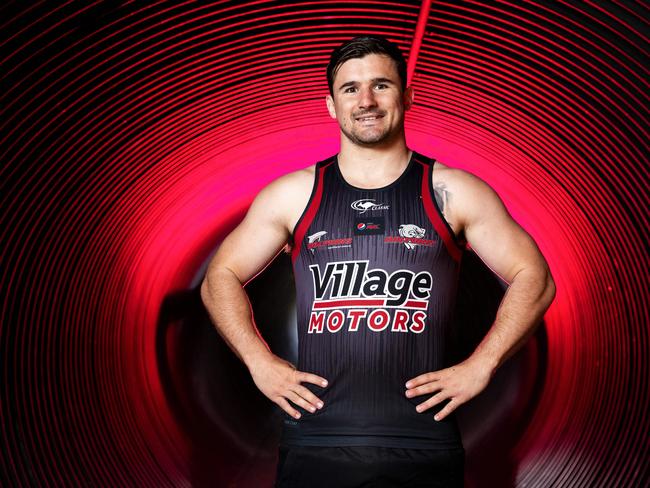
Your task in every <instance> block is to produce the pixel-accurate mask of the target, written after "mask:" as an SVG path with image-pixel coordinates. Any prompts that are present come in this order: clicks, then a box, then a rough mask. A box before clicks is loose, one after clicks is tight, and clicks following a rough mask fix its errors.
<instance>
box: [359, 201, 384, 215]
mask: <svg viewBox="0 0 650 488" xmlns="http://www.w3.org/2000/svg"><path fill="white" fill-rule="evenodd" d="M350 206H351V207H352V208H353V209H354V210H356V211H357V212H359V215H361V214H364V213H366V212H368V211H369V210H371V211H372V210H388V209H389V208H390V205H386V204H384V203H375V199H374V198H362V199H361V200H356V201H354V202H352V205H350Z"/></svg>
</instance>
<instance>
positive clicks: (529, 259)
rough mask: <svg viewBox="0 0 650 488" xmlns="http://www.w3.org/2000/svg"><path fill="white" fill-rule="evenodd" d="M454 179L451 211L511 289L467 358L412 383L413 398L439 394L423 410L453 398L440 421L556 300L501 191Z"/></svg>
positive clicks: (462, 176) (481, 385)
mask: <svg viewBox="0 0 650 488" xmlns="http://www.w3.org/2000/svg"><path fill="white" fill-rule="evenodd" d="M454 179H455V182H454V183H453V184H450V185H449V187H448V188H447V192H448V193H447V197H448V199H449V200H453V204H452V206H451V207H452V208H451V209H450V212H451V211H453V212H454V215H455V216H456V218H457V221H458V222H459V225H460V227H461V228H462V229H463V230H464V233H465V238H466V239H467V242H468V243H469V245H470V246H471V248H472V249H473V250H474V251H475V252H476V254H477V255H478V256H479V257H480V258H481V260H482V261H483V262H484V263H485V264H486V265H487V266H488V267H490V269H491V270H492V271H493V272H495V273H496V274H498V275H499V276H500V277H501V278H502V279H503V280H504V281H506V282H507V283H508V284H509V287H508V289H507V291H506V294H505V296H504V297H503V300H502V302H501V304H500V305H499V309H498V311H497V316H496V319H495V321H494V323H493V324H492V327H491V328H490V330H489V331H488V333H487V334H486V336H485V337H484V338H483V340H482V341H481V343H480V344H479V345H478V347H477V348H476V350H475V351H474V353H473V354H472V355H471V356H470V357H469V358H468V359H467V360H465V361H463V362H462V363H460V364H459V365H456V366H453V367H451V368H446V369H444V370H441V371H436V372H432V373H426V374H423V375H420V376H418V377H417V378H413V379H412V380H410V381H409V382H407V388H409V390H407V392H406V395H407V396H409V397H412V396H417V395H422V394H425V393H432V392H434V391H438V393H437V394H436V395H434V396H433V397H431V398H430V399H429V400H427V401H425V402H424V403H422V404H421V405H419V406H418V407H417V408H418V411H424V410H426V409H428V408H430V407H432V406H434V405H436V404H438V403H440V402H442V401H444V400H446V399H450V401H449V403H448V404H447V405H446V406H445V408H444V409H442V410H441V411H440V413H439V414H438V415H437V419H438V420H441V419H442V418H444V417H445V416H447V415H448V414H449V413H451V412H452V411H453V410H454V409H455V408H456V407H457V406H458V405H460V404H462V403H465V402H467V401H468V400H470V399H471V398H473V397H474V396H476V395H478V394H479V393H480V392H481V391H482V390H483V389H485V387H486V386H487V384H488V383H489V381H490V379H491V378H492V377H493V376H494V373H495V372H496V370H497V368H499V367H500V366H501V365H502V364H503V362H504V361H506V360H507V359H508V358H509V357H510V356H512V355H513V354H514V353H515V352H516V351H517V350H518V349H519V348H520V347H521V346H522V345H523V344H524V343H525V341H526V340H527V339H528V338H529V337H530V336H531V335H532V333H533V332H534V330H535V328H536V327H537V326H538V325H539V322H540V320H541V318H542V316H543V315H544V312H545V311H546V310H547V309H548V307H549V306H550V304H551V302H552V301H553V298H554V296H555V284H554V282H553V278H552V276H551V273H550V271H549V268H548V265H547V263H546V260H545V259H544V257H543V256H542V254H541V253H540V251H539V248H538V247H537V245H536V244H535V241H534V240H533V239H532V238H531V237H530V235H528V233H526V231H525V230H524V229H522V228H521V227H520V226H519V225H518V224H517V223H516V222H515V221H514V220H513V219H512V217H511V216H510V214H509V213H508V211H507V209H506V208H505V206H504V205H503V203H502V202H501V199H500V198H499V196H498V195H497V193H496V192H495V191H494V190H492V188H490V187H489V186H488V185H487V184H486V183H485V182H483V181H482V180H481V179H480V178H477V177H476V176H473V175H471V174H470V173H464V172H463V173H459V174H458V175H457V179H456V178H454ZM455 192H456V195H454V193H455ZM456 197H457V198H456Z"/></svg>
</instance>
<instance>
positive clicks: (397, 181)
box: [334, 150, 415, 192]
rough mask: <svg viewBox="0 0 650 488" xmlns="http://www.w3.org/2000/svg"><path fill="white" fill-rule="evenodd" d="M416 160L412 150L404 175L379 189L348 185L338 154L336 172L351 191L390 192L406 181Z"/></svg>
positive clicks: (335, 159)
mask: <svg viewBox="0 0 650 488" xmlns="http://www.w3.org/2000/svg"><path fill="white" fill-rule="evenodd" d="M414 160H415V151H413V150H412V151H411V157H410V158H409V162H408V164H407V165H406V168H404V171H402V174H401V175H399V176H398V177H397V178H396V179H395V180H393V181H392V182H391V183H389V184H388V185H386V186H381V187H379V188H360V187H358V186H354V185H352V184H350V183H348V181H347V180H346V179H345V178H344V177H343V173H341V169H340V168H339V155H338V154H336V155H335V156H334V170H335V172H336V176H337V177H338V178H339V180H340V181H341V182H342V183H343V185H345V186H346V187H347V188H350V189H352V190H355V191H365V192H369V191H381V190H388V189H390V188H392V187H394V186H396V185H398V184H399V183H400V181H402V180H403V179H404V177H405V176H406V174H407V173H408V172H409V171H410V169H411V168H412V167H413V164H414Z"/></svg>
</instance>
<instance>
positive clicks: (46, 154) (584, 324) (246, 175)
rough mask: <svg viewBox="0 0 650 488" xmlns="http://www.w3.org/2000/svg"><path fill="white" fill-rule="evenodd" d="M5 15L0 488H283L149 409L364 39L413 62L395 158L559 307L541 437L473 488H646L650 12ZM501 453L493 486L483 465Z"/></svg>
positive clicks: (479, 452)
mask: <svg viewBox="0 0 650 488" xmlns="http://www.w3.org/2000/svg"><path fill="white" fill-rule="evenodd" d="M0 9H1V10H0V12H1V15H0V19H1V20H0V23H1V24H2V30H1V34H0V36H1V37H0V45H1V46H2V71H1V72H0V83H1V88H2V89H1V90H0V98H1V104H0V110H1V111H2V119H1V124H2V131H1V135H0V137H1V140H0V145H1V148H2V159H3V164H2V166H1V167H0V174H1V177H0V185H1V192H0V199H1V200H2V209H3V217H2V226H1V227H0V233H1V234H2V243H3V245H2V268H1V270H0V277H1V278H0V283H1V286H2V296H1V303H2V324H1V335H0V364H1V365H2V388H1V393H0V398H1V402H0V409H1V416H2V438H1V442H0V445H1V446H2V456H1V464H0V473H2V474H0V476H1V478H0V482H2V483H3V485H7V486H9V485H11V486H27V485H30V486H31V485H34V486H41V485H43V486H48V485H66V486H190V485H191V484H193V485H194V486H199V485H200V484H201V482H200V481H199V480H202V479H203V480H204V479H210V480H211V483H212V486H264V485H265V484H266V485H270V484H271V483H272V480H273V477H274V472H273V469H274V458H273V452H272V451H270V449H269V446H271V445H272V442H270V441H269V442H268V443H267V444H263V443H259V444H258V445H251V443H250V442H243V441H242V440H241V434H238V433H237V432H240V431H237V429H234V430H233V432H231V433H229V434H224V435H223V437H218V438H212V442H213V443H214V446H213V450H212V451H209V452H207V453H197V449H196V445H197V443H198V441H197V438H196V435H195V434H193V433H192V432H191V431H190V430H189V428H188V427H187V426H186V424H183V423H181V422H179V421H178V417H177V415H176V414H175V413H174V409H173V407H172V406H170V400H169V397H168V396H167V395H165V392H164V388H163V385H162V383H161V375H160V368H161V365H160V361H159V360H158V359H157V355H156V354H157V352H156V351H157V348H156V337H157V333H158V332H159V324H160V320H159V319H160V317H159V316H160V313H161V304H162V303H163V302H164V300H165V297H168V296H170V294H173V293H174V292H179V291H182V290H186V289H188V288H189V287H191V286H192V285H193V284H196V279H197V276H200V273H201V270H202V269H204V266H205V262H206V260H207V259H208V257H209V255H210V253H211V252H212V251H213V249H214V248H215V246H216V245H218V243H219V242H220V240H221V239H222V238H223V236H224V235H225V233H227V232H228V231H229V230H230V229H232V228H233V226H234V225H236V223H237V222H238V221H239V220H240V219H241V218H242V216H243V214H244V212H245V211H246V208H247V206H248V205H249V204H250V202H251V200H252V198H253V197H254V195H255V194H256V193H257V192H258V191H259V190H260V189H261V188H262V187H263V186H264V185H265V184H267V183H268V182H270V181H271V180H273V179H274V178H276V177H278V176H280V175H282V174H285V173H287V172H290V171H292V170H295V169H298V168H301V167H305V166H307V165H309V164H313V163H314V162H316V161H317V160H319V159H322V158H324V157H326V156H328V155H330V154H332V153H334V152H336V151H337V147H338V145H337V140H338V128H337V126H336V124H335V122H334V121H332V120H331V119H330V118H329V116H328V115H327V112H326V110H325V104H324V97H325V95H326V93H327V86H326V82H325V72H324V68H325V65H326V64H327V59H328V56H329V53H330V52H331V50H332V49H333V48H334V47H335V46H337V45H338V44H339V43H340V42H342V41H343V40H345V39H348V38H350V37H352V36H353V35H357V34H362V33H380V34H383V35H385V36H387V37H389V38H391V39H392V40H394V41H395V42H397V43H398V44H399V45H400V46H401V47H402V49H403V50H404V52H405V53H411V54H410V59H409V73H410V78H411V80H412V83H413V85H414V87H415V91H416V106H415V107H414V108H413V110H412V111H411V112H409V114H408V115H407V137H408V142H409V145H410V146H411V147H412V148H414V149H416V150H418V151H421V152H423V153H425V154H429V155H432V156H434V157H436V158H437V159H439V160H441V161H443V162H444V163H445V164H448V165H451V166H455V167H458V168H462V169H464V170H467V171H470V172H472V173H474V174H476V175H477V176H479V177H481V178H483V179H484V180H485V181H487V182H488V183H489V184H490V185H491V186H492V187H493V188H494V189H495V190H496V191H497V192H498V193H499V195H500V196H501V197H502V199H503V201H504V202H505V204H506V206H507V207H508V209H509V211H510V212H511V214H512V216H513V217H514V218H515V219H516V220H517V221H518V222H519V223H520V224H521V225H522V226H523V227H524V228H525V229H526V230H527V231H528V232H529V233H530V234H531V235H532V236H533V237H534V238H535V240H536V242H537V243H538V245H539V247H540V249H541V251H542V252H543V254H544V255H545V256H546V258H547V260H548V262H549V265H550V267H551V271H552V273H553V276H554V278H555V281H556V284H557V289H558V293H557V296H556V299H555V302H554V303H553V305H552V307H551V308H550V309H549V311H548V313H547V314H546V317H545V323H544V333H545V337H546V341H547V342H546V348H543V349H535V352H534V354H537V355H538V356H535V358H534V360H533V361H532V362H531V361H530V356H529V359H528V360H529V364H532V363H535V364H537V363H538V362H539V363H543V364H544V365H545V367H544V374H543V377H542V382H541V386H540V387H539V391H537V394H536V396H534V398H535V399H536V400H535V403H534V404H531V398H533V395H532V393H530V389H531V388H530V385H531V384H530V382H529V383H523V384H522V385H520V386H521V388H520V389H519V390H518V391H519V392H520V393H519V394H518V396H517V397H516V399H515V400H516V403H517V404H519V405H520V406H521V405H527V408H528V410H529V411H530V416H529V418H527V419H526V422H525V425H523V426H522V427H521V428H520V429H519V430H518V431H517V432H518V434H517V436H516V437H515V438H514V439H512V441H508V443H507V444H508V445H507V446H504V444H503V443H501V444H499V442H498V437H499V433H498V432H494V431H491V430H490V426H489V425H488V426H485V425H484V426H483V430H485V431H487V434H486V435H484V436H482V437H481V441H479V440H476V439H477V436H476V433H475V432H472V431H468V432H464V438H465V443H466V448H467V450H468V469H467V486H526V487H542V486H544V487H546V486H558V487H559V486H564V487H567V486H571V487H575V486H641V485H642V484H643V483H644V482H647V480H648V423H649V422H648V384H649V382H648V370H649V367H648V359H647V357H648V356H647V355H648V323H649V314H648V267H647V264H648V263H647V242H648V214H647V208H648V193H647V190H648V161H647V151H648V116H647V114H648V93H649V90H648V8H647V5H645V4H644V3H643V2H639V3H633V2H621V1H612V2H592V1H587V2H567V1H557V2H549V1H545V2H532V3H531V2H527V3H520V2H479V1H465V2H453V1H441V2H427V1H425V2H417V1H393V2H389V1H387V2H380V1H358V2H349V3H342V2H331V1H324V0H323V1H303V2H293V1H291V2H279V1H266V0H255V1H241V2H235V1H218V2H212V3H211V4H209V5H203V4H201V3H199V2H148V3H139V2H86V3H76V2H68V3H64V4H55V3H47V2H40V3H35V4H33V5H29V6H28V5H23V4H22V3H19V2H16V3H13V4H7V5H4V6H3V7H0ZM251 238H254V236H251ZM258 320H259V319H258ZM530 381H532V380H530ZM248 386H250V383H249V385H248ZM236 392H237V386H236V385H235V386H233V395H236ZM254 399H255V400H256V401H257V402H263V401H265V399H264V398H260V397H254ZM475 404H476V402H475ZM461 408H464V409H466V410H467V409H471V408H472V405H471V404H468V405H466V406H463V407H461ZM490 408H492V409H498V408H499V405H498V404H496V405H495V404H491V405H490ZM520 420H521V419H520ZM226 424H227V423H224V424H223V425H222V427H223V428H224V429H225V428H226V427H225V425H226ZM242 425H243V424H242ZM213 427H214V426H213ZM243 428H244V427H243V426H242V427H241V429H243ZM238 439H239V440H238ZM271 440H272V439H271ZM202 442H205V443H207V444H209V443H210V442H211V440H210V439H208V440H207V441H206V440H203V441H202ZM495 446H499V448H500V449H503V448H507V449H508V451H507V453H506V454H504V455H503V457H504V458H505V457H507V458H508V463H509V465H510V468H509V471H508V472H507V473H506V474H505V475H504V474H503V472H500V468H498V464H497V465H496V466H497V467H494V463H492V464H493V466H492V469H490V467H489V466H488V467H486V466H485V463H484V462H483V463H482V462H481V460H482V459H484V457H485V451H486V450H489V449H494V447H495ZM197 473H198V474H197ZM201 473H202V474H203V478H202V477H201V476H202V475H201ZM206 473H210V474H209V475H206ZM206 483H207V482H206ZM486 483H487V484H486Z"/></svg>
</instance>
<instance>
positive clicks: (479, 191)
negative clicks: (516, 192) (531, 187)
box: [432, 161, 505, 228]
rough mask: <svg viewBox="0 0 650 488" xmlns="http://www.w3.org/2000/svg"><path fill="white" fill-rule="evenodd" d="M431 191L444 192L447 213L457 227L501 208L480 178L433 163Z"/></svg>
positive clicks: (501, 203) (490, 188)
mask: <svg viewBox="0 0 650 488" xmlns="http://www.w3.org/2000/svg"><path fill="white" fill-rule="evenodd" d="M432 186H433V188H434V192H435V191H438V192H444V193H445V194H446V202H447V203H448V207H449V212H450V214H452V215H453V218H454V220H455V221H456V222H457V224H458V225H459V227H461V228H463V227H465V225H466V224H467V222H468V221H469V220H475V219H477V218H480V217H481V215H485V214H487V213H489V212H493V211H502V210H504V209H505V207H504V206H503V202H502V201H501V199H500V197H499V195H498V194H497V192H496V191H495V190H494V189H493V188H492V187H491V186H490V185H489V184H488V183H487V182H486V181H485V180H483V179H482V178H480V177H479V176H476V175H475V174H473V173H470V172H469V171H465V170H462V169H458V168H453V167H451V166H446V165H444V164H442V163H441V162H439V161H436V163H435V166H434V171H433V174H432Z"/></svg>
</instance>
